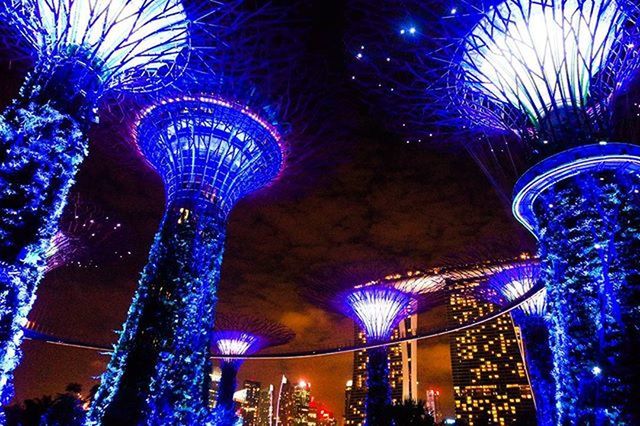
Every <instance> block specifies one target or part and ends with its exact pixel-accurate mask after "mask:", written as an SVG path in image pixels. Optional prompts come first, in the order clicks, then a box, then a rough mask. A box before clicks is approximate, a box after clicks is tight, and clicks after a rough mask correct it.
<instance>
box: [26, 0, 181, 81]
mask: <svg viewBox="0 0 640 426" xmlns="http://www.w3.org/2000/svg"><path fill="white" fill-rule="evenodd" d="M13 4H14V7H15V15H16V16H15V19H16V20H17V21H18V22H19V23H20V27H21V30H22V33H23V34H24V36H25V37H26V38H27V40H28V41H29V42H30V43H31V44H32V45H33V46H34V47H36V48H37V49H38V51H39V52H38V53H39V54H40V55H41V57H49V56H51V55H60V54H63V53H65V52H66V51H68V50H69V48H76V47H79V48H81V49H82V50H83V51H84V52H85V53H84V56H85V58H86V59H87V60H89V61H91V63H92V64H93V65H98V66H100V71H101V73H100V75H101V77H102V79H103V81H105V82H106V84H107V85H115V84H123V83H124V82H123V80H125V81H126V80H127V75H129V74H131V73H134V74H137V73H140V72H145V73H146V74H153V73H156V72H160V73H166V72H167V68H171V67H172V66H173V64H174V62H175V60H176V58H177V57H178V55H179V54H180V52H181V51H182V50H183V49H184V48H185V47H186V46H187V45H188V42H189V37H188V26H189V22H188V20H187V16H186V13H185V11H184V8H183V6H182V3H181V1H180V0H14V1H13Z"/></svg>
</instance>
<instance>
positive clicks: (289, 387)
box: [276, 375, 311, 426]
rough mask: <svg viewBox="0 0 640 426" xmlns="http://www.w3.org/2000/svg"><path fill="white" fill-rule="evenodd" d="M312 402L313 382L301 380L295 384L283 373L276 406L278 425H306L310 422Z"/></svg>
mask: <svg viewBox="0 0 640 426" xmlns="http://www.w3.org/2000/svg"><path fill="white" fill-rule="evenodd" d="M310 404H311V383H308V382H306V381H304V380H300V381H299V382H298V383H295V384H294V383H292V382H290V381H289V380H288V379H287V378H286V376H284V375H283V376H282V383H281V386H280V392H279V395H278V404H277V408H276V410H277V412H278V417H277V421H276V425H277V426H280V425H282V426H303V425H304V426H306V425H307V424H308V423H309V406H310Z"/></svg>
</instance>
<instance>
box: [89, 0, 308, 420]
mask: <svg viewBox="0 0 640 426" xmlns="http://www.w3.org/2000/svg"><path fill="white" fill-rule="evenodd" d="M228 7H229V8H232V10H226V11H225V15H224V16H225V17H226V18H227V19H228V20H227V21H224V22H219V21H218V20H215V22H209V24H210V25H207V26H203V28H204V29H208V28H212V31H216V34H217V35H218V33H220V34H219V35H220V38H219V40H222V41H221V42H220V44H219V46H217V47H214V48H211V49H195V51H196V52H194V55H192V60H193V62H192V65H191V66H190V68H189V69H188V70H187V72H186V73H185V74H184V75H183V76H182V77H181V79H180V80H178V81H177V82H176V83H175V84H173V85H170V86H168V87H167V88H165V89H164V90H163V91H162V92H159V93H158V94H157V95H153V96H150V97H149V98H148V99H147V100H146V101H144V102H145V103H146V105H145V107H144V108H143V109H142V110H141V113H140V114H139V117H138V119H137V121H136V123H135V126H134V127H135V138H136V143H137V148H138V149H139V151H140V153H141V154H142V156H143V157H144V158H145V159H146V160H147V161H148V162H149V163H150V164H151V165H152V166H153V168H154V169H155V170H156V171H157V172H158V173H159V174H160V176H161V177H162V179H163V183H164V187H165V194H166V205H165V214H164V217H163V219H162V222H161V224H160V229H159V231H158V233H157V234H156V238H155V241H154V243H153V246H152V248H151V251H150V255H149V261H148V263H147V266H146V267H145V269H144V271H143V273H142V277H141V278H140V281H139V285H138V289H137V291H136V293H135V296H134V300H133V303H132V305H131V307H130V309H129V313H128V316H127V320H126V322H125V324H124V329H123V331H122V333H121V335H120V338H119V341H118V343H117V345H116V347H115V349H114V353H113V355H112V357H111V361H110V362H109V365H108V367H107V371H106V372H105V373H104V374H103V376H102V382H101V385H100V389H99V390H98V392H97V394H96V397H95V400H94V403H93V405H92V407H91V409H90V412H89V419H90V423H91V424H132V423H136V424H137V423H145V424H146V423H152V424H204V423H205V422H206V421H207V420H206V418H207V416H208V414H209V413H208V408H207V389H206V388H207V383H208V377H209V373H210V370H211V360H210V357H209V350H210V347H211V339H212V335H211V330H212V329H213V326H214V316H215V305H216V300H217V297H216V293H217V286H218V282H219V279H220V268H221V263H222V257H223V250H224V241H225V231H226V223H227V218H228V216H229V214H230V212H231V210H232V208H233V206H234V205H235V204H236V203H237V202H238V201H239V200H240V199H242V198H243V197H245V196H247V195H248V194H250V193H252V192H254V191H257V190H259V189H261V188H263V187H265V186H267V185H268V184H269V183H271V182H273V181H274V180H275V179H276V178H277V177H278V176H279V174H280V172H281V170H282V169H283V166H284V160H285V151H286V150H285V147H284V141H283V136H282V135H283V132H284V131H286V130H287V129H288V126H287V124H284V123H291V122H294V123H293V126H292V128H293V131H294V132H297V131H298V130H299V129H300V127H297V126H296V125H297V124H299V122H297V121H296V120H295V118H294V115H295V113H296V112H299V111H300V108H301V107H303V106H304V103H303V102H301V103H298V102H295V101H294V100H293V98H292V97H291V96H290V95H291V93H290V90H289V89H290V88H291V86H292V85H293V84H294V81H297V78H294V77H292V75H291V74H290V73H291V72H292V71H293V68H292V66H291V63H289V62H288V61H289V60H290V59H291V58H292V54H293V53H295V51H294V52H292V51H289V50H288V48H289V47H290V46H291V45H290V44H288V43H287V50H286V51H284V50H283V52H282V54H279V53H278V49H279V48H282V49H284V48H285V46H284V45H283V44H282V43H281V41H282V40H284V39H288V37H289V36H291V35H292V33H289V34H288V36H287V37H285V34H284V33H283V31H285V30H284V29H283V25H282V22H284V21H283V20H286V19H288V18H287V13H289V8H288V7H285V8H283V9H280V8H277V7H275V6H273V7H271V6H269V7H265V8H253V7H252V6H251V5H236V4H232V5H229V6H228ZM221 28H222V29H221ZM218 30H219V31H218ZM287 31H288V30H287ZM212 51H213V55H211V53H212ZM197 52H199V53H197ZM270 61H271V62H270ZM258 93H260V96H258ZM296 134H297V133H296ZM288 136H289V137H293V133H291V132H289V133H288Z"/></svg>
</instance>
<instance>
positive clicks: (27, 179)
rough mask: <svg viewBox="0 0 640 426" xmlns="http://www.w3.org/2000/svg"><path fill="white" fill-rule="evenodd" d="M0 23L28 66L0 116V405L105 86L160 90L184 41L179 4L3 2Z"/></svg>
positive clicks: (155, 0) (178, 63)
mask: <svg viewBox="0 0 640 426" xmlns="http://www.w3.org/2000/svg"><path fill="white" fill-rule="evenodd" d="M0 16H1V17H2V20H3V23H4V24H6V25H9V26H10V27H11V28H10V29H11V30H13V32H14V33H16V34H19V35H20V36H15V37H10V38H8V40H13V41H16V42H17V44H19V46H16V52H20V54H23V53H24V52H28V53H29V54H30V56H32V57H33V62H34V66H33V69H32V70H31V71H30V72H29V74H28V76H27V78H26V80H25V82H24V84H23V85H22V88H21V89H20V92H19V96H18V97H17V98H16V99H15V100H14V101H13V103H12V104H11V105H10V106H9V107H8V108H7V109H6V110H5V111H4V114H3V116H2V117H0V135H1V138H0V144H1V145H0V152H1V154H0V182H1V184H0V186H2V191H1V193H0V240H1V241H2V243H1V244H0V295H1V296H0V298H1V300H2V309H0V400H1V401H0V402H2V403H3V404H6V403H7V402H8V401H9V399H10V397H11V393H12V391H11V387H12V386H11V381H12V379H11V376H12V372H13V370H14V368H15V366H16V365H17V363H18V362H19V349H18V348H19V345H20V341H21V331H20V330H21V327H22V325H23V323H24V321H25V319H26V316H27V314H28V312H29V309H30V307H31V304H32V301H33V294H34V293H35V290H36V287H37V285H38V283H39V281H40V279H41V277H42V272H43V270H44V267H45V263H46V253H47V251H48V249H49V242H50V240H51V239H52V238H53V237H54V235H55V234H56V231H57V227H58V220H59V218H60V215H61V213H62V210H63V208H64V205H65V199H66V195H67V192H68V191H69V188H70V187H71V185H72V183H73V181H74V177H75V175H76V171H77V170H78V167H79V165H80V163H81V162H82V160H83V159H84V157H85V156H86V154H87V148H88V143H87V137H86V132H87V130H88V128H89V126H90V125H91V124H92V123H93V122H95V121H96V120H97V111H96V109H97V105H98V101H99V100H100V99H101V98H102V97H104V95H105V94H106V93H107V92H113V91H119V90H130V91H144V90H150V89H154V88H156V87H159V86H162V85H164V84H166V83H167V82H168V81H170V80H171V79H172V78H173V76H174V75H175V74H177V73H178V72H179V71H180V69H181V68H182V64H183V63H184V61H185V59H186V57H187V54H186V52H187V51H188V47H189V43H190V38H189V26H190V24H191V22H190V19H189V17H188V16H187V9H186V8H185V7H184V6H183V4H182V2H181V1H179V0H136V1H123V0H118V1H98V0H87V1H75V0H51V1H44V0H5V1H3V2H2V3H1V5H0Z"/></svg>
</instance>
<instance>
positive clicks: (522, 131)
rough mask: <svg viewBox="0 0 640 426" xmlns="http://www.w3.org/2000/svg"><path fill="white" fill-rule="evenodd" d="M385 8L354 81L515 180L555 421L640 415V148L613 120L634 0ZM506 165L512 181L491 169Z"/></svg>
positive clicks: (628, 78)
mask: <svg viewBox="0 0 640 426" xmlns="http://www.w3.org/2000/svg"><path fill="white" fill-rule="evenodd" d="M403 6H405V7H406V8H403ZM400 9H401V11H400ZM429 9H430V10H429ZM387 10H394V11H395V12H394V13H393V14H388V16H389V17H391V18H392V19H393V18H398V17H400V18H399V19H398V21H396V22H394V23H393V25H394V26H393V27H391V26H390V25H389V22H388V18H387V21H386V25H379V24H380V22H381V21H380V20H378V22H377V23H368V24H366V27H368V28H369V29H370V30H371V32H370V34H372V35H373V36H372V38H373V39H375V40H376V42H371V43H369V42H368V41H369V40H368V39H367V37H359V38H356V41H355V42H354V43H353V44H352V46H351V48H352V49H353V50H354V51H358V49H360V51H358V53H357V54H356V55H355V58H354V63H356V65H357V70H358V72H359V73H354V76H353V77H354V80H356V81H360V82H367V84H366V85H367V86H368V87H369V88H370V90H371V92H373V93H375V94H378V95H381V94H382V93H383V92H384V93H386V95H385V97H384V99H383V101H382V102H380V103H384V102H385V101H386V104H385V105H386V106H385V107H384V110H385V111H386V112H388V113H390V114H393V110H392V109H393V108H394V107H397V109H398V111H397V112H398V115H397V116H396V119H395V120H394V121H395V124H396V125H395V126H394V127H395V128H397V129H403V126H402V125H403V124H406V125H407V129H406V130H404V132H407V133H408V132H414V137H413V138H411V141H415V140H416V139H418V140H424V141H428V140H429V139H430V138H429V137H427V136H428V134H431V133H428V132H433V133H432V134H431V136H434V134H435V135H436V136H437V135H439V133H437V132H438V131H439V130H442V129H446V130H447V131H448V130H451V131H453V132H454V133H455V131H456V127H457V128H459V129H460V134H461V135H463V136H464V137H465V138H466V139H467V141H466V146H467V148H469V150H470V151H471V152H472V153H474V156H475V157H476V159H479V160H481V166H482V167H483V169H484V170H485V171H486V172H488V173H489V174H490V178H491V179H492V181H493V182H494V183H497V182H509V183H510V185H509V187H508V189H507V192H511V191H512V190H513V193H514V195H513V205H512V210H513V213H514V216H515V217H516V218H517V219H518V220H519V221H520V222H521V223H522V224H524V225H525V227H526V228H527V229H528V230H530V231H531V232H532V233H533V234H534V235H535V236H536V238H537V239H538V241H539V257H540V262H541V266H540V268H541V271H542V272H541V279H542V281H543V282H544V283H545V284H546V288H547V303H548V309H549V318H550V322H551V345H552V349H553V357H554V361H553V362H554V376H555V382H556V398H557V401H558V416H559V417H558V421H559V422H561V423H566V422H569V423H580V422H583V423H584V422H592V423H603V422H607V421H608V422H612V423H630V424H633V423H637V422H638V419H639V418H640V414H639V413H638V407H635V406H634V404H633V403H632V401H634V400H635V399H637V395H639V394H640V391H639V389H638V385H637V384H638V383H639V381H638V376H637V374H638V373H637V371H640V365H639V364H638V361H637V360H636V359H634V357H633V355H632V354H633V347H634V343H633V342H637V341H638V338H639V336H638V331H637V324H638V321H639V320H640V318H639V317H638V312H639V311H638V303H637V301H638V300H640V296H639V293H638V291H639V289H640V286H639V285H638V283H639V282H640V277H639V276H638V270H637V269H638V268H637V265H636V264H635V262H634V260H633V258H634V256H633V254H632V253H634V252H635V250H637V248H638V245H639V238H640V237H639V234H638V229H640V222H639V220H640V215H639V213H640V211H638V205H639V203H640V198H638V194H639V193H640V188H639V184H640V181H639V179H638V166H639V165H640V149H639V148H638V147H637V146H636V145H634V144H631V143H615V142H612V141H615V133H614V129H615V127H616V121H620V120H625V119H627V118H628V117H623V116H620V114H618V111H619V109H618V104H617V102H618V101H619V100H623V98H622V97H620V96H619V95H620V94H622V93H624V92H625V91H626V90H627V89H628V88H629V87H630V86H631V85H633V84H635V81H634V77H635V76H636V74H637V72H636V71H637V70H638V68H639V66H640V54H639V52H638V47H639V46H640V45H639V44H638V35H639V31H640V27H639V26H638V17H639V16H640V13H639V10H638V6H637V4H635V3H634V2H628V1H626V0H582V1H580V0H576V1H573V0H545V1H533V0H507V1H495V2H494V1H492V2H482V1H465V2H462V3H460V4H459V5H456V6H455V7H451V5H450V4H449V5H447V6H444V5H443V4H440V3H438V4H437V5H435V6H434V5H429V6H428V7H427V6H425V5H420V4H418V2H415V3H414V2H403V4H402V6H399V5H396V6H395V7H394V6H392V5H390V6H388V9H387ZM438 13H439V14H440V15H439V16H438V15H437V14H438ZM368 16H371V15H370V14H369V15H367V17H368ZM380 19H382V22H384V18H380ZM430 24H433V25H430ZM378 28H386V30H387V31H388V30H390V28H394V29H395V30H396V31H395V33H396V34H397V37H395V38H394V37H390V36H389V35H388V34H385V35H381V33H380V31H381V30H380V29H378ZM383 53H384V54H386V57H387V58H388V61H386V59H382V58H384V56H383ZM387 64H388V65H387ZM372 76H373V77H372ZM376 79H377V81H379V83H378V85H379V87H377V86H375V85H374V84H372V83H373V82H375V81H376ZM403 114H404V115H403ZM419 118H420V119H421V120H420V119H419ZM421 123H422V124H421ZM425 123H427V125H425ZM429 125H431V129H429ZM409 128H410V129H409ZM442 131H443V132H444V130H442ZM474 135H475V136H474ZM469 136H474V137H469ZM407 140H408V141H409V140H410V139H409V138H408V137H407ZM478 152H481V154H477V153H478ZM496 165H497V167H496ZM531 166H533V167H531ZM526 167H531V168H530V169H529V170H528V171H526V172H524V171H525V170H526ZM500 168H502V169H503V170H505V169H508V170H509V173H505V174H510V177H512V178H513V179H512V180H510V179H502V178H501V176H497V174H494V173H492V172H493V171H494V170H497V169H500ZM516 180H517V182H515V181H516ZM514 184H515V186H514ZM594 371H595V372H598V374H594ZM632 395H634V396H632Z"/></svg>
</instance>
